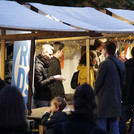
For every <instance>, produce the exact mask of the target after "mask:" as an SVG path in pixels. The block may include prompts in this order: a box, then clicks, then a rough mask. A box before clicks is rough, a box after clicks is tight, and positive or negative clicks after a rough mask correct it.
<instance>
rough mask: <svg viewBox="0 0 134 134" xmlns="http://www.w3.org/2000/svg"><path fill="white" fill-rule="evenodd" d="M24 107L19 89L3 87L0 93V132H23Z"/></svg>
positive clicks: (24, 127) (24, 126)
mask: <svg viewBox="0 0 134 134" xmlns="http://www.w3.org/2000/svg"><path fill="white" fill-rule="evenodd" d="M25 129H26V119H25V105H24V100H23V97H22V95H21V92H20V91H19V89H18V88H17V87H15V86H5V87H4V88H3V89H2V90H1V92H0V130H25Z"/></svg>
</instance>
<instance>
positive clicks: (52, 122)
mask: <svg viewBox="0 0 134 134" xmlns="http://www.w3.org/2000/svg"><path fill="white" fill-rule="evenodd" d="M67 120H68V117H67V114H66V113H65V112H60V111H55V112H54V113H53V115H52V116H51V115H50V113H45V114H44V115H43V116H42V120H41V123H42V124H43V125H44V126H46V127H47V134H53V133H54V127H55V126H56V124H57V123H63V122H65V121H67Z"/></svg>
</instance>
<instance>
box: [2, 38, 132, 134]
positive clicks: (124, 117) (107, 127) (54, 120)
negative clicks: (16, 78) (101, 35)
mask: <svg viewBox="0 0 134 134" xmlns="http://www.w3.org/2000/svg"><path fill="white" fill-rule="evenodd" d="M63 51H64V44H63V43H61V42H54V43H53V44H52V45H50V44H45V45H42V49H41V53H40V54H39V55H38V56H36V60H35V74H34V87H35V91H34V104H35V107H36V108H39V107H50V108H49V109H48V110H47V111H45V113H44V114H43V116H42V119H41V124H42V125H44V126H46V127H47V134H124V133H125V128H126V122H127V121H128V120H129V119H130V118H132V125H131V127H132V128H131V134H134V123H133V120H134V113H133V108H134V99H133V93H134V91H133V88H134V82H133V75H134V48H132V50H131V55H132V58H131V59H128V60H126V61H125V62H124V63H123V62H122V61H121V60H120V59H119V58H118V57H117V56H116V44H115V43H114V42H111V41H106V42H105V43H104V44H103V45H102V42H101V41H100V40H98V39H97V40H95V43H94V47H92V49H91V50H90V58H89V59H90V84H88V82H87V63H86V52H83V53H82V55H81V58H80V60H79V64H78V67H77V70H78V71H79V74H78V84H79V87H77V89H76V90H75V93H74V97H73V102H72V104H73V106H74V111H72V112H71V114H70V115H69V116H68V115H67V114H66V113H65V112H63V109H64V108H65V107H66V105H67V103H66V100H65V91H64V86H63V84H62V81H64V80H65V78H64V76H63V75H62V74H61V67H60V61H59V58H60V57H62V55H63ZM102 53H103V60H102V59H101V57H102ZM0 83H1V84H0V107H1V110H0V121H1V123H0V130H1V131H7V130H9V131H8V132H9V134H10V133H13V134H17V133H22V134H23V133H26V132H27V122H26V116H25V107H24V102H23V97H22V95H21V93H20V91H19V89H18V88H17V87H15V86H10V85H7V84H6V83H5V82H4V81H2V80H1V81H0ZM3 102H4V103H3Z"/></svg>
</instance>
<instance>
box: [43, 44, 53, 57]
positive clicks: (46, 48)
mask: <svg viewBox="0 0 134 134" xmlns="http://www.w3.org/2000/svg"><path fill="white" fill-rule="evenodd" d="M53 49H54V48H53V47H52V46H51V45H50V44H45V45H42V50H41V55H42V57H43V58H44V59H46V60H50V59H51V58H52V57H53Z"/></svg>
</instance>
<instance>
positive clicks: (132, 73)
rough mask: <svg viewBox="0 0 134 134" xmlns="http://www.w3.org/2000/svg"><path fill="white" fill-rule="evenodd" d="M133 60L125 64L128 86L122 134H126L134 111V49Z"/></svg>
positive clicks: (123, 102)
mask: <svg viewBox="0 0 134 134" xmlns="http://www.w3.org/2000/svg"><path fill="white" fill-rule="evenodd" d="M131 55H132V58H130V59H128V60H127V61H126V62H125V67H126V85H125V87H124V88H123V90H122V109H121V117H120V122H119V128H120V134H124V130H125V126H126V122H127V121H128V120H129V118H130V115H131V112H132V111H133V110H134V78H133V77H134V47H133V48H132V50H131ZM132 115H133V118H132V123H133V122H134V113H133V114H132ZM131 133H132V134H134V123H133V125H132V131H131Z"/></svg>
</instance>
